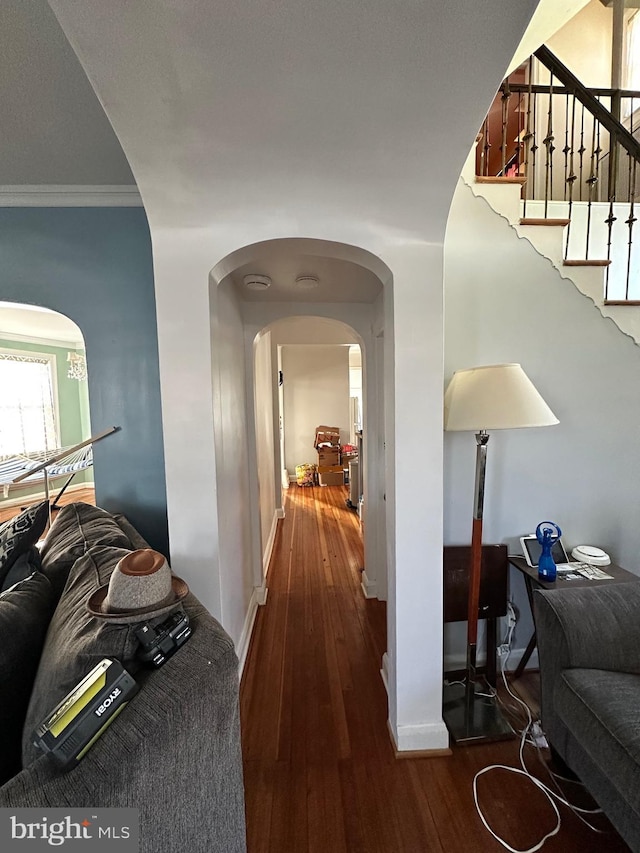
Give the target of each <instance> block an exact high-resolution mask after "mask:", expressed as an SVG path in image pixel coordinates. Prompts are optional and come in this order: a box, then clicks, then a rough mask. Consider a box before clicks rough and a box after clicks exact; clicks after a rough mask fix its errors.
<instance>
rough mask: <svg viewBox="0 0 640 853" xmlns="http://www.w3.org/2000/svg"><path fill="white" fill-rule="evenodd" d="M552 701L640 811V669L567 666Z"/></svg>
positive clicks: (577, 735) (614, 782) (584, 748)
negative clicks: (625, 669) (618, 670)
mask: <svg viewBox="0 0 640 853" xmlns="http://www.w3.org/2000/svg"><path fill="white" fill-rule="evenodd" d="M554 704H555V707H556V709H557V712H558V715H559V717H560V719H561V720H562V721H563V722H564V724H565V726H566V727H567V728H568V729H569V731H571V733H572V734H573V736H574V737H575V738H576V739H577V740H578V741H579V743H580V745H581V746H582V748H583V750H584V751H585V752H586V753H587V754H588V755H589V757H590V758H591V760H592V761H593V762H594V764H595V765H596V766H597V767H598V768H599V769H600V770H601V771H602V773H603V774H604V775H605V776H606V777H607V778H608V779H609V781H610V782H611V784H612V785H613V786H614V787H615V788H616V789H617V791H618V792H619V794H620V796H621V797H622V798H623V799H624V800H625V801H626V802H627V803H628V804H629V807H630V808H631V809H633V810H634V811H635V812H636V813H637V814H638V815H640V675H635V674H634V673H627V672H622V673H621V672H610V671H608V670H602V669H565V670H564V671H563V673H562V677H561V678H560V679H559V680H558V683H557V685H556V689H555V693H554Z"/></svg>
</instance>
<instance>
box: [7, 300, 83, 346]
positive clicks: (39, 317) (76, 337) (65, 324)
mask: <svg viewBox="0 0 640 853" xmlns="http://www.w3.org/2000/svg"><path fill="white" fill-rule="evenodd" d="M0 330H1V331H0V337H3V336H4V337H9V338H12V337H20V338H36V339H41V338H42V339H44V340H47V341H61V342H64V343H68V344H69V345H70V346H73V347H74V348H77V346H82V332H81V331H80V329H79V328H78V326H76V324H75V323H74V322H73V321H72V320H70V319H69V318H68V317H64V316H63V315H62V314H58V313H57V312H55V311H50V310H49V309H48V308H38V307H36V306H30V305H22V306H16V305H13V304H11V303H10V302H0Z"/></svg>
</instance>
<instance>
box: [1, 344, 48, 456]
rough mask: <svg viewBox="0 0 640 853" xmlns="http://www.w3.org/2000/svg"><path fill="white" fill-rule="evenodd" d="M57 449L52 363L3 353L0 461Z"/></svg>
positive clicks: (42, 358) (26, 356)
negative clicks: (0, 459)
mask: <svg viewBox="0 0 640 853" xmlns="http://www.w3.org/2000/svg"><path fill="white" fill-rule="evenodd" d="M54 363H55V362H54ZM56 447H57V430H56V420H55V405H54V384H53V372H52V360H51V359H49V358H46V357H42V356H36V355H33V356H31V355H14V354H11V355H10V354H7V353H0V457H1V458H4V457H7V456H16V455H18V454H24V453H33V452H36V451H45V452H48V451H50V450H54V449H55V448H56Z"/></svg>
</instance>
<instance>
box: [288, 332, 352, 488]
mask: <svg viewBox="0 0 640 853" xmlns="http://www.w3.org/2000/svg"><path fill="white" fill-rule="evenodd" d="M282 372H283V374H284V452H285V466H286V468H287V470H288V471H289V473H290V474H295V471H296V465H302V464H304V463H306V462H311V463H314V462H317V454H316V451H315V449H314V446H313V441H314V436H315V429H316V427H317V426H319V425H320V424H325V425H326V426H337V427H339V428H340V439H341V441H340V443H341V444H344V443H345V442H346V441H348V440H349V347H348V346H328V347H325V346H317V345H298V346H290V345H289V346H284V347H282Z"/></svg>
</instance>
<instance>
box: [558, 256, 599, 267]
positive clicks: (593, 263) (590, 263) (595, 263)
mask: <svg viewBox="0 0 640 853" xmlns="http://www.w3.org/2000/svg"><path fill="white" fill-rule="evenodd" d="M610 263H611V261H608V260H606V259H602V260H598V259H595V258H589V259H588V260H586V261H585V260H582V261H576V260H564V261H563V262H562V264H563V266H565V267H608V266H609V264H610Z"/></svg>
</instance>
